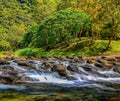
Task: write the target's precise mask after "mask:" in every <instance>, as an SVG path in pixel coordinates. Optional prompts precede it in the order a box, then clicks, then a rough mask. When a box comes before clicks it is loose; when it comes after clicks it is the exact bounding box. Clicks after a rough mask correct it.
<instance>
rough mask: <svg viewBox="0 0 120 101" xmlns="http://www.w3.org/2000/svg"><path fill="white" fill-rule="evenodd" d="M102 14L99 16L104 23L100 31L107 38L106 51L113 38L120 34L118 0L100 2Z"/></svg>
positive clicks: (119, 2) (119, 4) (119, 5)
mask: <svg viewBox="0 0 120 101" xmlns="http://www.w3.org/2000/svg"><path fill="white" fill-rule="evenodd" d="M102 8H103V12H104V15H103V16H102V17H101V18H102V22H103V24H104V26H103V29H102V31H101V33H102V34H103V35H106V36H107V38H108V40H109V41H108V44H107V46H106V48H105V51H107V50H108V49H109V47H110V44H111V42H112V40H113V39H115V38H116V37H118V36H120V30H119V29H120V13H119V11H120V1H119V0H107V1H106V2H105V3H104V4H102Z"/></svg>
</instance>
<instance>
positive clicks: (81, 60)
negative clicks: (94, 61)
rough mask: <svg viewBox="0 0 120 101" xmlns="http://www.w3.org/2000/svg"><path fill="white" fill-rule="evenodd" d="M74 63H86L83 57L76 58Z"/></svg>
mask: <svg viewBox="0 0 120 101" xmlns="http://www.w3.org/2000/svg"><path fill="white" fill-rule="evenodd" d="M74 61H75V62H80V63H82V62H84V60H83V58H82V57H74Z"/></svg>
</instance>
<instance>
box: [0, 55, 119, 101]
mask: <svg viewBox="0 0 120 101" xmlns="http://www.w3.org/2000/svg"><path fill="white" fill-rule="evenodd" d="M11 91H12V92H13V93H14V92H15V93H16V92H17V94H18V93H20V92H22V94H23V93H24V95H26V96H28V95H32V96H29V97H30V98H31V97H32V98H31V99H34V97H33V95H35V96H36V95H37V96H39V97H37V99H39V100H35V99H34V100H30V101H44V100H40V99H42V98H44V97H45V96H46V97H48V99H49V98H50V99H53V100H52V101H63V100H56V99H57V97H58V98H59V96H58V95H62V94H63V95H64V97H63V99H64V98H65V99H66V98H67V99H68V100H64V101H93V100H95V101H103V100H104V101H119V100H120V96H119V94H120V56H119V55H104V56H91V57H82V56H75V57H69V56H68V57H65V56H62V57H55V56H52V57H31V58H26V57H4V58H0V92H1V93H0V94H1V96H2V94H8V92H11ZM13 93H11V94H13ZM49 94H51V95H54V96H49ZM18 95H19V94H18ZM43 95H44V97H43ZM102 96H103V97H102ZM41 97H42V98H41ZM101 97H102V98H103V100H102V98H101ZM35 98H36V97H35ZM84 98H86V100H85V99H84ZM1 99H3V98H1ZM46 99H47V98H46ZM48 99H47V100H45V101H51V100H48ZM3 101H4V99H3ZM5 101H7V100H5ZM8 101H9V100H8ZM11 101H14V100H11ZM25 101H27V100H25ZM28 101H29V100H28Z"/></svg>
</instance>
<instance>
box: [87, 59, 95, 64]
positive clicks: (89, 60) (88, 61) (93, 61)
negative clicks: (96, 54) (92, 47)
mask: <svg viewBox="0 0 120 101" xmlns="http://www.w3.org/2000/svg"><path fill="white" fill-rule="evenodd" d="M95 62H96V60H95V59H93V58H89V59H88V60H87V63H89V64H93V63H95Z"/></svg>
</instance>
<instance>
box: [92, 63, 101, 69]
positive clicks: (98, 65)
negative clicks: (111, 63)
mask: <svg viewBox="0 0 120 101" xmlns="http://www.w3.org/2000/svg"><path fill="white" fill-rule="evenodd" d="M94 65H95V66H96V67H100V68H102V67H103V64H101V63H95V64H94Z"/></svg>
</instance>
